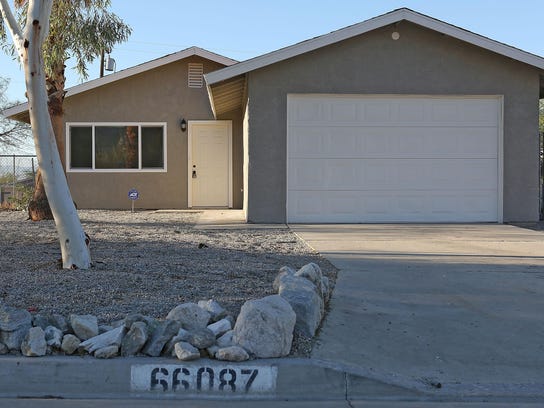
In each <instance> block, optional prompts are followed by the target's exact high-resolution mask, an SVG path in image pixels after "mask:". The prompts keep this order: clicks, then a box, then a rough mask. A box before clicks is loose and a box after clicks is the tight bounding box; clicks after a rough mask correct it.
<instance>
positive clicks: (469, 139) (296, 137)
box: [289, 126, 497, 158]
mask: <svg viewBox="0 0 544 408" xmlns="http://www.w3.org/2000/svg"><path fill="white" fill-rule="evenodd" d="M291 132H292V134H293V135H292V138H291V139H290V142H289V156H290V157H291V158H304V157H308V158H310V157H315V158H322V157H323V158H335V157H336V158H458V157H463V158H496V157H497V143H496V139H497V128H496V127H494V128H490V127H463V128H459V127H453V128H452V127H442V128H441V127H436V126H433V127H419V126H418V127H404V128H384V127H382V128H379V127H368V126H360V127H355V126H349V127H348V126H339V127H336V128H335V127H328V128H318V127H315V126H308V127H301V126H296V127H293V128H291Z"/></svg>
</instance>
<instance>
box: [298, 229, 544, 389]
mask: <svg viewBox="0 0 544 408" xmlns="http://www.w3.org/2000/svg"><path fill="white" fill-rule="evenodd" d="M291 228H292V230H293V231H294V232H295V233H296V234H298V235H299V236H300V237H301V238H302V239H304V240H305V241H307V242H308V243H309V245H311V246H312V247H313V248H314V249H315V250H317V251H319V252H320V253H321V254H323V255H324V256H325V257H326V258H327V259H328V260H330V261H331V262H332V263H333V264H334V265H335V266H337V267H338V268H339V269H340V270H341V271H340V273H339V277H338V281H337V285H336V288H335V290H334V292H333V297H332V301H331V310H330V312H329V314H328V316H327V319H326V321H325V323H324V326H323V328H322V330H321V332H320V333H319V336H318V342H317V345H316V347H315V348H314V352H313V355H312V357H313V359H315V360H319V361H321V362H328V363H330V364H332V365H335V364H336V365H342V366H343V367H349V368H348V369H350V370H351V371H352V372H356V373H359V374H361V375H364V376H366V377H369V378H374V379H379V380H383V381H384V382H386V383H391V384H397V385H401V386H405V387H409V388H415V389H419V390H421V391H424V392H426V393H427V392H431V393H434V395H437V396H438V395H443V396H447V395H450V396H458V397H460V396H462V397H471V396H473V397H476V396H478V397H481V396H486V395H488V396H493V397H499V398H500V397H539V398H542V397H544V233H542V232H535V231H531V230H527V229H522V228H518V227H514V226H508V225H474V224H472V225H292V226H291ZM433 390H434V391H433Z"/></svg>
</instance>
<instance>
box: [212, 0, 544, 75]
mask: <svg viewBox="0 0 544 408" xmlns="http://www.w3.org/2000/svg"><path fill="white" fill-rule="evenodd" d="M403 20H405V21H409V22H411V23H414V24H417V25H420V26H423V27H426V28H428V29H431V30H434V31H437V32H440V33H442V34H445V35H448V36H450V37H453V38H456V39H459V40H461V41H465V42H467V43H469V44H473V45H476V46H478V47H481V48H484V49H487V50H489V51H492V52H495V53H497V54H500V55H503V56H505V57H508V58H512V59H515V60H518V61H521V62H524V63H526V64H529V65H532V66H534V67H537V68H539V69H544V58H542V57H539V56H537V55H534V54H531V53H528V52H526V51H523V50H520V49H518V48H515V47H511V46H509V45H506V44H503V43H500V42H498V41H495V40H492V39H490V38H487V37H484V36H481V35H479V34H475V33H473V32H471V31H468V30H464V29H462V28H459V27H457V26H454V25H451V24H448V23H445V22H443V21H440V20H437V19H435V18H432V17H429V16H426V15H424V14H420V13H417V12H415V11H413V10H410V9H407V8H401V9H398V10H394V11H392V12H389V13H387V14H383V15H381V16H378V17H374V18H372V19H370V20H366V21H363V22H361V23H358V24H354V25H352V26H349V27H346V28H342V29H340V30H337V31H333V32H331V33H329V34H325V35H322V36H319V37H315V38H312V39H310V40H306V41H303V42H300V43H297V44H294V45H291V46H289V47H285V48H282V49H280V50H277V51H273V52H270V53H268V54H264V55H261V56H259V57H256V58H252V59H250V60H247V61H243V62H240V63H238V64H235V65H232V66H229V67H226V68H223V69H220V70H218V71H214V72H210V73H208V74H206V75H205V76H204V77H205V79H206V82H207V84H208V86H211V85H214V84H217V83H219V82H222V81H226V80H229V79H231V78H234V77H237V76H240V75H243V74H246V73H248V72H250V71H253V70H256V69H259V68H263V67H265V66H268V65H271V64H274V63H277V62H280V61H284V60H286V59H289V58H292V57H295V56H298V55H301V54H304V53H307V52H310V51H314V50H316V49H319V48H322V47H325V46H328V45H331V44H334V43H337V42H340V41H343V40H347V39H349V38H352V37H355V36H358V35H361V34H365V33H367V32H369V31H373V30H375V29H378V28H382V27H386V26H388V25H391V24H394V23H398V22H400V21H403Z"/></svg>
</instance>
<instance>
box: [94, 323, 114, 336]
mask: <svg viewBox="0 0 544 408" xmlns="http://www.w3.org/2000/svg"><path fill="white" fill-rule="evenodd" d="M117 327H119V326H117ZM115 328H116V327H113V326H110V325H109V324H101V325H99V326H98V334H104V333H107V332H109V331H111V330H113V329H115Z"/></svg>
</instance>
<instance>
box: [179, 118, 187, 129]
mask: <svg viewBox="0 0 544 408" xmlns="http://www.w3.org/2000/svg"><path fill="white" fill-rule="evenodd" d="M179 128H180V129H181V131H182V132H185V131H186V130H187V121H186V120H185V119H183V118H182V119H181V122H179Z"/></svg>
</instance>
